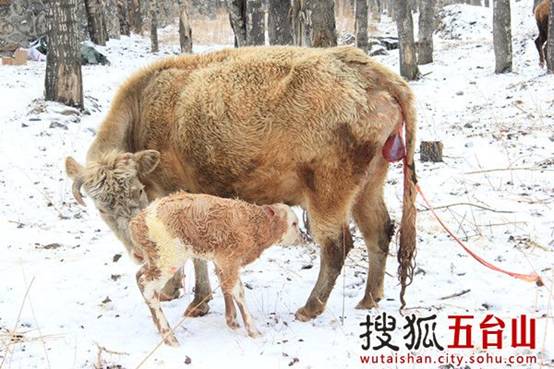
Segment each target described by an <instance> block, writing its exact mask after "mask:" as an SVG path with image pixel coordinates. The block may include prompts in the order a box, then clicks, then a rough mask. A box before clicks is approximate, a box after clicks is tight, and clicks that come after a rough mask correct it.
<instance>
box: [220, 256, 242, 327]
mask: <svg viewBox="0 0 554 369" xmlns="http://www.w3.org/2000/svg"><path fill="white" fill-rule="evenodd" d="M216 264H217V277H218V278H219V285H220V286H221V291H222V292H223V298H224V301H225V321H226V322H227V325H228V326H229V328H231V329H236V328H238V327H240V326H239V323H238V322H237V311H236V309H235V303H234V302H233V296H234V294H233V287H235V285H236V284H237V283H238V281H239V268H238V266H234V265H230V264H228V263H226V262H225V261H223V262H220V263H216Z"/></svg>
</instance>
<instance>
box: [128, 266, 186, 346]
mask: <svg viewBox="0 0 554 369" xmlns="http://www.w3.org/2000/svg"><path fill="white" fill-rule="evenodd" d="M159 274H160V273H159V271H156V270H153V269H152V268H148V267H147V266H146V265H143V266H142V268H140V269H139V271H138V272H137V283H138V287H139V289H140V292H141V293H142V296H143V297H144V301H145V302H146V305H148V308H149V309H150V313H151V315H152V320H153V321H154V324H155V325H156V328H157V329H158V332H160V334H161V335H162V337H163V340H164V342H165V343H166V344H167V345H170V346H179V341H177V338H176V337H175V335H174V334H173V330H172V329H171V327H170V326H169V323H168V322H167V319H166V317H165V315H164V313H163V311H162V308H161V306H160V292H161V290H162V288H163V286H164V285H165V283H166V282H167V280H168V279H169V277H168V278H163V277H162V276H160V275H159ZM154 275H157V277H152V276H154Z"/></svg>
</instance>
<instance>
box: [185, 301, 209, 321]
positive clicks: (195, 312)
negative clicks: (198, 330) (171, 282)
mask: <svg viewBox="0 0 554 369" xmlns="http://www.w3.org/2000/svg"><path fill="white" fill-rule="evenodd" d="M208 311H210V305H208V303H207V302H206V301H196V299H195V300H193V301H192V302H191V303H190V304H189V306H188V307H187V309H186V310H185V314H184V315H185V316H186V317H189V318H196V317H199V316H204V315H206V314H208Z"/></svg>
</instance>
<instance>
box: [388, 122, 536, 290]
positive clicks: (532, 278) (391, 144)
mask: <svg viewBox="0 0 554 369" xmlns="http://www.w3.org/2000/svg"><path fill="white" fill-rule="evenodd" d="M402 126H403V124H402V123H401V124H400V125H399V126H398V129H397V130H396V132H395V133H393V134H392V135H391V136H390V137H389V138H388V139H387V142H385V145H384V146H383V156H384V157H385V158H386V159H387V160H388V161H389V162H395V161H398V160H400V159H403V161H402V163H403V167H404V168H403V172H404V188H406V186H407V184H408V183H407V181H409V180H410V179H409V178H408V172H407V171H408V165H407V163H406V161H407V158H406V150H405V145H404V140H403V137H402V136H403V135H402ZM415 188H416V190H417V192H418V193H419V194H420V195H421V198H422V199H423V201H424V202H425V204H426V205H427V207H428V208H429V210H430V211H431V214H433V216H434V217H435V219H436V220H437V221H438V222H439V224H440V225H441V226H442V228H443V229H444V230H445V231H446V233H448V234H449V235H450V236H451V237H452V238H453V239H454V241H456V243H457V244H458V245H460V246H461V247H462V248H463V249H464V250H465V252H467V253H468V254H469V255H470V256H471V257H473V258H474V259H475V260H477V261H478V262H479V263H480V264H482V265H484V266H485V267H487V268H489V269H492V270H495V271H497V272H500V273H504V274H507V275H509V276H510V277H513V278H516V279H520V280H522V281H527V282H535V283H536V284H537V286H543V285H544V283H543V281H542V279H541V277H540V276H539V275H538V274H537V273H535V272H533V273H531V274H521V273H514V272H510V271H507V270H504V269H502V268H499V267H497V266H496V265H494V264H492V263H489V262H488V261H486V260H485V259H483V258H482V257H480V256H479V255H477V254H476V253H475V252H473V251H472V250H471V249H470V248H469V247H467V246H466V245H465V244H464V243H463V242H462V241H461V240H460V239H459V238H458V237H456V235H454V233H452V231H451V230H450V229H449V228H448V227H447V226H446V224H444V222H443V221H442V220H441V218H440V217H439V216H438V215H437V213H436V212H435V209H434V208H433V206H432V205H431V204H430V203H429V201H427V198H426V197H425V195H424V194H423V191H421V188H420V187H419V185H418V184H417V183H416V184H415Z"/></svg>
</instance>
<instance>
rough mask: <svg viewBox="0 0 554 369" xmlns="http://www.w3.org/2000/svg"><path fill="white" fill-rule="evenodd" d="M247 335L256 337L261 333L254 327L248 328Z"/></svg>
mask: <svg viewBox="0 0 554 369" xmlns="http://www.w3.org/2000/svg"><path fill="white" fill-rule="evenodd" d="M248 335H249V336H250V337H252V338H257V337H260V336H261V335H262V334H261V333H260V331H259V330H257V329H256V328H251V329H249V330H248Z"/></svg>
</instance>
